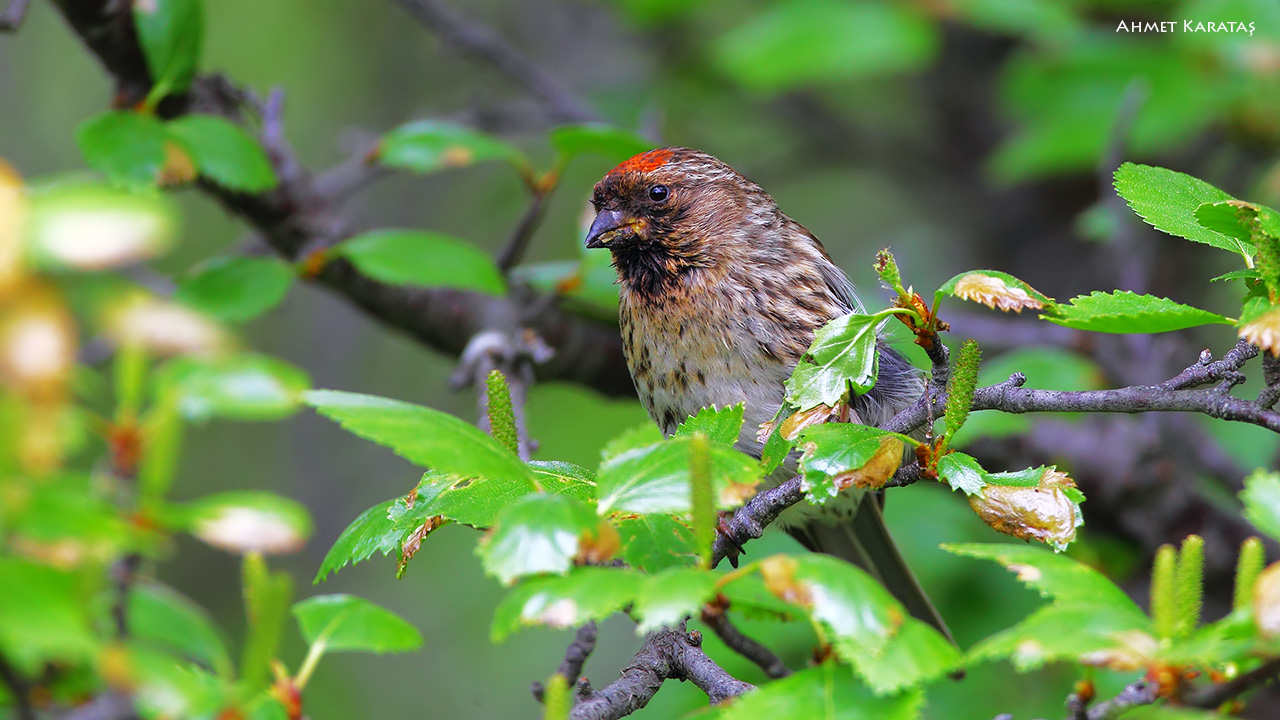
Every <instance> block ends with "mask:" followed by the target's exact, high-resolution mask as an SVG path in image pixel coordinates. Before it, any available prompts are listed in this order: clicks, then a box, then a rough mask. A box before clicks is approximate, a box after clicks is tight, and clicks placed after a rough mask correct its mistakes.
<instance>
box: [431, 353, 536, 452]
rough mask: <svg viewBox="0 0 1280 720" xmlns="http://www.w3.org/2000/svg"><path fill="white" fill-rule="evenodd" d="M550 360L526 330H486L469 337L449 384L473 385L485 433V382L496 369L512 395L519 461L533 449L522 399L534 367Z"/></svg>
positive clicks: (487, 403)
mask: <svg viewBox="0 0 1280 720" xmlns="http://www.w3.org/2000/svg"><path fill="white" fill-rule="evenodd" d="M550 357H551V349H550V348H548V347H547V346H546V345H545V344H543V343H542V341H541V340H540V339H538V337H537V336H536V335H535V334H533V333H532V332H529V331H528V330H520V329H511V330H508V331H503V330H497V329H493V330H486V331H484V332H482V333H479V334H477V335H475V336H474V337H472V338H471V342H469V343H467V347H466V349H465V350H463V352H462V357H461V358H459V359H458V369H457V370H456V371H455V372H454V374H453V377H452V379H451V383H452V384H453V386H454V387H455V388H463V387H468V386H474V387H475V388H476V390H477V396H478V400H479V405H480V422H479V423H478V424H479V426H480V429H481V430H485V431H488V430H489V429H490V427H489V401H488V393H486V392H485V383H486V380H487V378H488V377H489V373H491V372H493V371H494V370H498V371H500V372H501V373H502V375H503V377H504V378H506V381H507V388H508V389H509V390H510V392H511V409H512V411H513V413H514V414H515V420H516V434H517V436H518V442H519V455H520V457H521V459H523V460H528V459H529V456H530V455H531V454H532V452H533V450H534V448H533V443H532V441H531V440H530V439H529V426H528V423H527V422H526V420H525V411H524V405H525V398H526V396H527V395H528V392H529V386H530V385H532V384H533V368H534V366H535V365H536V364H538V363H541V362H545V361H547V360H548V359H550Z"/></svg>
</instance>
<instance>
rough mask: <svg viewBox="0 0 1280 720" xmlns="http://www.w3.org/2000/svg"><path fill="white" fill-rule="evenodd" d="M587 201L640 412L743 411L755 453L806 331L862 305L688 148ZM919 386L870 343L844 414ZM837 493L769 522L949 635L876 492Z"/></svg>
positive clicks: (875, 411) (819, 257)
mask: <svg viewBox="0 0 1280 720" xmlns="http://www.w3.org/2000/svg"><path fill="white" fill-rule="evenodd" d="M591 202H592V204H593V205H594V206H595V210H596V218H595V222H593V223H592V225H591V230H590V231H589V232H588V234H587V238H586V245H587V247H589V248H608V249H609V251H610V252H611V253H612V254H613V265H614V267H615V268H616V269H617V271H618V278H619V283H620V285H621V295H622V299H621V305H620V320H621V327H622V341H623V349H624V351H625V353H626V358H627V365H628V367H629V368H630V370H631V377H632V379H634V380H635V384H636V391H637V392H638V393H639V395H640V401H641V402H642V403H643V404H644V406H645V408H646V409H647V410H648V411H649V415H650V416H651V417H652V418H653V419H654V421H656V422H657V423H658V425H659V426H661V428H662V431H663V433H665V434H666V435H671V434H672V433H673V432H675V430H676V428H677V427H678V426H679V424H680V423H681V422H682V421H683V420H684V419H685V418H687V417H689V416H690V415H693V414H696V413H697V412H698V410H700V409H702V408H703V407H707V406H712V405H714V406H717V407H729V406H732V405H735V404H737V403H745V407H746V413H745V414H746V422H745V423H744V424H743V428H742V433H741V435H740V437H739V438H738V443H737V446H738V448H739V449H741V450H743V451H745V452H747V453H750V454H752V455H755V456H756V457H759V456H760V452H761V445H760V443H759V442H758V441H757V438H756V435H757V429H758V427H759V426H760V424H761V423H764V422H767V421H769V420H771V419H772V418H773V417H774V415H775V414H776V413H777V411H778V409H779V408H780V407H781V405H782V401H783V396H784V394H785V389H784V387H783V384H784V383H785V382H786V380H787V378H788V377H790V375H791V371H792V370H793V369H794V368H795V366H796V363H797V362H799V360H800V358H801V356H802V355H804V353H805V352H806V351H807V350H808V348H809V345H810V344H811V343H812V342H813V337H814V332H815V331H816V330H817V329H818V328H820V327H822V326H823V325H824V324H826V323H827V322H828V321H829V320H832V319H834V318H836V317H840V316H842V315H846V314H848V313H849V312H852V311H855V310H857V311H861V310H862V306H861V304H860V303H859V301H858V298H857V296H856V295H855V293H854V289H853V286H852V284H850V282H849V279H848V278H847V277H845V275H844V273H843V272H841V270H840V268H838V267H836V266H835V264H833V263H832V262H831V259H830V257H828V256H827V253H826V251H825V250H824V249H823V247H822V244H821V243H819V242H818V239H817V238H815V237H814V236H813V234H812V233H810V232H809V231H808V230H806V229H805V228H804V226H802V225H801V224H800V223H798V222H796V221H795V220H792V219H791V218H789V217H787V216H786V215H785V214H783V212H782V211H781V210H779V209H778V204H777V203H776V202H775V201H774V199H773V198H772V197H770V196H769V194H768V193H766V192H765V191H764V190H762V189H761V188H760V186H759V185H756V184H755V183H753V182H751V181H750V180H748V179H746V178H745V177H743V176H742V175H740V174H738V173H737V172H736V171H734V170H733V168H731V167H729V166H728V165H726V164H725V163H723V162H721V161H720V160H718V159H716V158H714V157H712V156H711V155H708V154H707V153H704V152H700V151H698V150H691V149H689V148H680V147H672V148H662V149H658V150H650V151H649V152H646V153H642V154H640V155H637V156H635V157H633V158H631V159H630V160H627V161H626V162H624V163H622V164H621V165H619V166H618V167H616V168H614V169H613V170H612V171H610V172H609V174H608V175H606V176H605V177H604V179H602V180H601V181H600V182H599V183H598V184H597V185H596V186H595V191H594V194H593V196H592V198H591ZM923 391H924V381H923V378H922V377H921V373H920V372H919V371H917V370H916V369H915V368H913V367H912V366H911V365H910V364H909V363H908V362H907V361H906V360H905V359H903V358H902V357H901V356H900V355H898V354H897V353H895V352H894V351H893V350H892V349H890V348H888V347H887V346H885V345H883V344H881V346H880V361H879V375H878V376H877V381H876V384H875V387H874V388H873V389H872V390H871V391H870V392H869V393H867V394H865V395H862V396H860V397H858V398H856V399H855V400H854V402H853V403H852V417H850V418H849V419H850V421H851V422H855V423H865V424H871V425H874V424H877V423H880V422H883V421H884V420H887V419H889V418H890V417H892V416H893V415H894V414H895V413H896V412H897V411H899V410H901V409H902V408H904V407H906V406H907V405H908V404H910V403H912V402H914V401H915V400H916V399H918V398H919V397H920V396H921V394H922V393H923ZM796 462H797V461H796V458H795V456H794V453H793V456H792V457H791V458H789V459H788V460H787V462H785V463H783V465H782V466H781V467H779V469H778V470H777V471H776V472H775V473H774V474H773V476H772V477H771V478H768V479H767V480H766V482H767V483H769V484H771V485H772V484H777V483H778V482H781V481H783V480H785V479H787V478H790V477H793V476H794V475H795V473H796ZM845 495H846V496H848V497H842V498H841V500H840V501H838V502H831V503H828V504H827V505H824V506H822V507H820V508H818V507H813V506H810V505H808V504H807V503H801V504H800V505H797V506H796V507H794V508H792V509H791V510H789V511H788V512H787V513H784V515H783V516H782V517H781V518H780V519H779V524H780V525H781V526H782V527H784V528H785V529H786V530H787V531H788V532H789V533H791V534H792V535H793V536H795V537H796V538H797V539H798V540H799V541H800V542H801V543H803V544H804V545H805V546H806V547H808V548H809V549H810V550H814V551H817V552H823V553H827V554H830V555H835V556H837V557H841V558H844V559H846V560H848V561H850V562H853V563H854V564H856V565H858V566H859V567H862V568H863V569H864V570H867V571H868V572H869V573H871V575H872V576H874V577H876V578H877V579H879V580H880V581H881V582H882V583H883V584H884V585H885V587H887V588H888V589H889V590H890V591H891V592H892V593H893V594H894V595H895V596H896V597H897V598H898V599H899V600H900V601H901V602H902V603H903V604H904V605H905V606H906V607H907V609H908V610H909V611H910V612H911V613H912V614H913V615H915V616H916V617H918V618H920V619H922V620H925V621H927V622H929V623H930V624H932V625H933V626H935V627H937V628H938V629H939V630H941V631H942V632H943V633H944V634H947V630H946V626H945V624H944V623H943V621H942V619H941V618H940V617H939V616H938V613H937V611H936V610H935V609H934V608H933V606H932V605H931V604H930V603H929V600H928V598H927V597H926V596H925V594H924V592H923V590H921V588H920V585H919V583H918V582H917V581H916V579H915V577H914V576H913V575H912V574H911V571H910V570H909V569H908V568H907V566H906V565H905V563H904V562H903V560H902V557H901V555H899V554H898V551H897V549H896V548H895V547H894V544H893V540H892V538H890V537H889V534H888V532H887V530H886V529H885V526H884V518H883V516H882V515H881V506H882V504H883V496H882V495H880V494H878V493H877V494H873V495H868V494H865V493H863V492H860V491H846V493H845ZM948 637H949V634H948Z"/></svg>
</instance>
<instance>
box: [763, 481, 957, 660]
mask: <svg viewBox="0 0 1280 720" xmlns="http://www.w3.org/2000/svg"><path fill="white" fill-rule="evenodd" d="M880 504H881V499H880V498H879V497H876V496H874V495H870V494H868V495H867V496H865V497H863V498H862V502H860V503H858V510H857V512H856V513H855V514H854V516H853V520H852V521H848V522H843V523H840V524H834V525H833V524H830V523H826V522H822V521H820V520H815V521H813V522H810V523H808V524H806V525H799V526H794V527H790V528H787V532H789V533H791V535H792V536H793V537H795V538H796V539H797V540H799V541H800V544H802V545H804V546H805V547H807V548H808V549H810V550H812V551H814V552H820V553H824V554H826V555H832V556H835V557H838V558H840V559H842V560H847V561H849V562H851V563H853V564H854V565H857V566H858V567H860V568H862V569H863V570H865V571H866V572H867V573H868V574H870V575H871V576H872V577H874V578H875V579H876V580H879V581H880V583H881V584H882V585H884V586H885V588H886V589H888V590H889V592H890V593H892V594H893V596H894V597H895V598H897V599H898V601H899V602H901V603H902V604H903V605H904V606H905V607H906V609H907V612H909V613H911V614H912V615H913V616H915V617H916V618H918V619H920V620H923V621H925V622H927V623H929V624H930V625H932V626H933V627H934V628H936V629H937V630H938V631H939V632H941V633H942V634H943V636H944V637H946V638H947V640H949V641H951V643H952V644H955V638H953V637H952V636H951V631H950V630H948V629H947V624H946V623H945V622H944V621H943V620H942V616H941V615H939V614H938V610H937V608H935V607H934V606H933V603H931V602H929V597H928V596H927V595H925V592H924V589H923V588H922V587H920V581H919V580H917V579H916V577H915V575H914V574H912V572H911V569H910V568H908V567H907V564H906V562H905V561H904V560H903V559H902V555H901V554H899V553H898V548H897V546H896V545H894V543H893V538H892V537H890V536H889V530H888V528H886V527H885V524H884V515H883V514H882V513H881V511H880Z"/></svg>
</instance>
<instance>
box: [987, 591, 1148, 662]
mask: <svg viewBox="0 0 1280 720" xmlns="http://www.w3.org/2000/svg"><path fill="white" fill-rule="evenodd" d="M1151 632H1152V626H1151V621H1150V620H1148V619H1147V618H1146V616H1143V615H1134V614H1131V613H1128V612H1115V608H1113V607H1112V606H1110V605H1106V604H1094V603H1060V604H1054V605H1046V606H1044V607H1042V608H1040V609H1039V610H1037V611H1035V612H1034V613H1032V614H1031V615H1030V616H1028V617H1027V618H1026V619H1024V620H1023V621H1022V622H1020V623H1018V624H1017V625H1015V626H1014V627H1012V628H1009V629H1007V630H1003V631H1001V632H999V633H996V634H995V635H993V636H991V637H989V638H987V639H985V640H983V641H982V642H980V643H978V644H977V645H976V646H974V648H973V649H972V650H971V651H970V653H969V657H970V659H971V660H972V661H974V662H981V661H985V660H997V659H1004V658H1009V659H1011V660H1012V661H1013V664H1014V667H1016V668H1018V670H1019V671H1020V672H1025V671H1027V670H1032V669H1035V668H1038V667H1040V666H1042V665H1044V664H1045V663H1046V662H1054V661H1058V660H1071V661H1074V662H1082V661H1084V660H1085V659H1088V660H1089V664H1100V665H1110V666H1112V667H1115V668H1117V669H1126V670H1133V669H1137V668H1139V667H1145V666H1146V661H1147V660H1150V659H1154V655H1155V651H1156V639H1155V637H1154V636H1152V634H1151Z"/></svg>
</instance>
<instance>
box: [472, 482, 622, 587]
mask: <svg viewBox="0 0 1280 720" xmlns="http://www.w3.org/2000/svg"><path fill="white" fill-rule="evenodd" d="M600 522H601V521H600V519H599V518H597V517H596V514H595V513H593V512H592V511H591V508H590V507H588V506H587V505H586V504H585V503H583V502H581V501H578V500H574V499H573V498H570V497H565V496H563V495H531V496H529V497H526V498H523V499H521V500H519V501H517V502H515V503H513V504H512V505H511V506H510V507H508V508H506V509H505V510H504V511H503V512H502V513H501V514H500V515H498V519H497V521H496V522H495V524H494V526H493V531H492V532H491V533H490V534H489V535H488V536H487V537H486V538H485V540H484V541H483V542H482V543H481V545H480V547H479V553H480V559H481V560H482V561H483V563H484V568H485V570H486V571H487V572H488V573H489V574H491V575H494V576H496V577H497V578H498V580H499V581H501V582H502V583H503V584H508V585H509V584H511V583H512V582H513V581H515V579H516V578H519V577H522V576H524V575H537V574H540V573H554V574H561V575H562V574H564V573H566V572H568V571H569V568H571V567H572V566H573V559H574V557H575V556H576V555H577V554H578V551H579V541H580V539H581V538H582V535H583V534H584V533H591V532H595V531H596V529H597V527H598V526H599V524H600Z"/></svg>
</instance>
